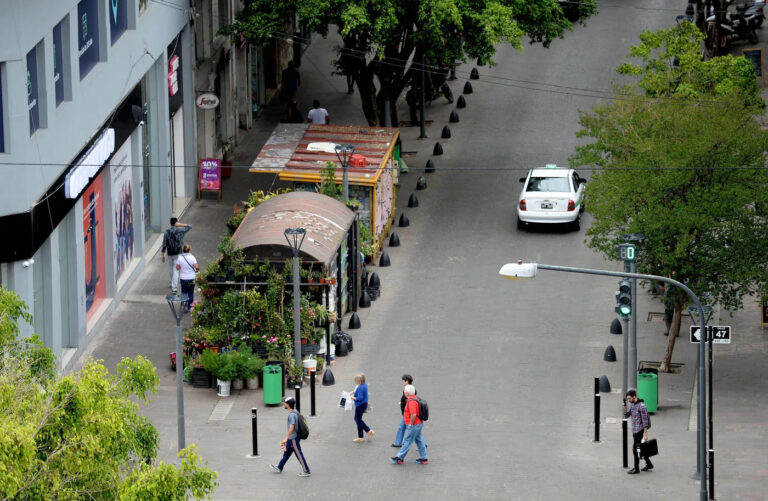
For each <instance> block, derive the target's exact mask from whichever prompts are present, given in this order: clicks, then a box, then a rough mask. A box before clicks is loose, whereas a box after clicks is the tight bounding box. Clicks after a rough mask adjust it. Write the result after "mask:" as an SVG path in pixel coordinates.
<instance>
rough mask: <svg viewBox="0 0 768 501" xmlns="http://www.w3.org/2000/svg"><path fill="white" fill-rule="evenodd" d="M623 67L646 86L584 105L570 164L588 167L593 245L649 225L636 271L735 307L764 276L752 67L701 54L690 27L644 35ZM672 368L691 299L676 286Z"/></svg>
mask: <svg viewBox="0 0 768 501" xmlns="http://www.w3.org/2000/svg"><path fill="white" fill-rule="evenodd" d="M640 40H641V44H640V45H638V46H635V47H632V49H631V52H630V55H631V56H634V57H640V58H642V59H643V64H642V65H629V64H625V65H622V66H621V67H620V68H619V71H620V72H621V73H624V74H633V75H638V76H640V78H639V81H638V86H639V89H634V88H632V87H629V86H627V87H623V88H617V89H616V92H615V96H616V99H615V100H614V101H612V102H610V103H607V104H602V105H600V106H597V107H596V108H595V109H593V110H592V111H591V112H587V113H582V114H581V117H580V124H581V126H582V127H583V128H582V130H581V131H580V132H579V133H578V136H579V137H583V138H592V139H593V140H594V141H593V142H591V143H588V144H584V145H581V146H578V147H577V148H576V152H575V153H574V155H573V156H572V157H571V159H570V162H571V165H574V166H576V165H589V166H592V167H593V175H592V177H591V179H590V182H589V185H588V187H587V189H586V200H587V203H586V210H587V211H588V212H589V213H591V214H592V215H593V216H594V222H593V224H592V226H591V227H590V228H589V229H588V230H587V232H586V235H587V238H588V239H587V244H588V245H589V246H590V247H592V248H594V249H596V250H598V251H600V252H602V253H603V255H604V256H605V257H606V258H608V259H615V258H616V257H615V256H616V246H617V244H618V243H620V242H621V241H622V240H621V235H622V234H625V233H644V234H645V241H644V242H643V244H642V245H641V246H639V247H638V254H637V255H638V258H637V263H638V270H639V271H640V272H642V273H651V274H656V275H662V276H667V277H672V278H674V279H676V280H678V281H681V282H683V283H686V284H687V285H688V286H689V287H690V288H691V289H692V290H693V291H694V292H695V293H696V294H697V295H698V296H699V298H700V299H702V300H703V301H704V302H707V303H714V302H716V303H719V304H721V305H722V306H723V307H724V308H726V309H729V310H734V309H738V308H740V307H741V306H742V299H743V297H744V296H745V295H747V294H753V293H755V292H757V291H758V290H760V289H762V288H764V287H765V283H766V278H767V277H768V256H767V255H766V253H765V248H766V247H767V246H768V232H766V231H765V223H766V216H768V171H766V168H765V151H766V148H767V147H768V134H766V131H764V130H762V128H761V126H760V123H759V121H758V117H759V116H760V115H761V114H762V110H761V107H760V105H761V103H762V100H761V99H760V97H759V93H758V92H759V88H758V87H757V85H756V84H755V75H754V71H753V70H752V67H751V65H750V64H749V63H748V62H747V61H745V60H744V59H743V58H733V57H730V56H726V57H722V58H714V59H711V60H708V61H702V60H701V55H700V42H701V35H700V33H699V32H698V30H696V29H695V27H693V26H692V25H690V24H688V23H685V24H683V25H679V26H676V27H675V28H673V29H671V30H661V31H657V32H644V33H643V34H642V35H641V37H640ZM670 300H671V301H673V303H674V306H675V316H674V324H673V327H672V329H671V330H670V336H669V342H668V346H667V352H666V354H665V357H664V360H663V365H662V370H668V367H669V363H670V361H671V357H672V351H673V349H674V343H675V335H676V333H677V332H678V331H679V327H680V313H681V311H682V308H683V307H684V306H685V305H686V304H687V303H688V298H687V296H686V295H685V294H684V293H683V292H682V291H679V290H678V291H675V292H674V294H673V295H672V297H671V299H670Z"/></svg>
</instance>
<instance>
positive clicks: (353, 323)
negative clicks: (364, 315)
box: [349, 312, 360, 329]
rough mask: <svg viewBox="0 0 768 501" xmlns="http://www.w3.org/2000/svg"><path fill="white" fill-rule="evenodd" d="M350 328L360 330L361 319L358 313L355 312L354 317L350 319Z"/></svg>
mask: <svg viewBox="0 0 768 501" xmlns="http://www.w3.org/2000/svg"><path fill="white" fill-rule="evenodd" d="M349 328H350V329H359V328H360V317H359V316H358V314H357V312H353V313H352V316H351V317H349Z"/></svg>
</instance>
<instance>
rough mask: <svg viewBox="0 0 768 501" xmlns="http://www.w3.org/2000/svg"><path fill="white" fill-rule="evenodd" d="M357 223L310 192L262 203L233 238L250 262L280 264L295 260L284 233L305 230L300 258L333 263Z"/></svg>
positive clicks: (349, 214) (341, 207) (328, 199)
mask: <svg viewBox="0 0 768 501" xmlns="http://www.w3.org/2000/svg"><path fill="white" fill-rule="evenodd" d="M354 220H355V213H354V212H353V211H352V210H350V209H349V208H348V207H347V206H346V205H344V204H343V203H342V202H339V201H338V200H335V199H333V198H331V197H328V196H325V195H321V194H319V193H312V192H307V191H294V192H290V193H284V194H282V195H277V196H274V197H272V198H270V199H269V200H267V201H266V202H263V203H261V204H259V205H258V206H257V207H256V208H254V209H253V210H251V211H250V212H249V213H248V214H247V215H246V216H245V219H243V221H242V223H240V226H239V227H238V228H237V231H236V232H235V234H234V235H233V237H232V238H233V239H234V241H235V244H236V245H238V246H240V247H242V248H243V250H244V251H245V256H246V258H247V259H256V258H258V259H264V258H268V259H270V260H272V261H279V260H283V259H286V258H289V257H293V254H292V253H291V248H290V247H289V246H288V242H287V241H286V240H285V236H284V234H283V232H284V231H285V229H286V228H306V230H307V235H306V237H305V238H304V243H303V244H302V246H301V251H300V253H299V256H300V257H301V258H302V259H303V260H304V261H315V262H320V263H323V264H326V265H330V264H331V260H332V259H333V258H334V256H335V254H336V252H337V251H338V249H339V247H340V246H341V243H342V242H343V241H344V239H345V238H346V236H347V232H348V231H349V228H350V227H351V226H352V223H353V222H354Z"/></svg>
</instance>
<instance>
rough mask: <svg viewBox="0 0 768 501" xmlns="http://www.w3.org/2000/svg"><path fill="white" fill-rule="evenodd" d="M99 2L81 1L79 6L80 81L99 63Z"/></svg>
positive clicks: (96, 0)
mask: <svg viewBox="0 0 768 501" xmlns="http://www.w3.org/2000/svg"><path fill="white" fill-rule="evenodd" d="M100 41H101V39H100V38H99V4H98V0H81V1H80V2H79V3H78V4H77V54H78V62H79V65H80V80H82V79H83V78H85V77H86V75H88V73H89V72H90V71H91V70H92V69H93V67H94V66H96V63H98V62H99V50H100V49H99V44H100Z"/></svg>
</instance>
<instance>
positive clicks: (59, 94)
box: [53, 21, 64, 106]
mask: <svg viewBox="0 0 768 501" xmlns="http://www.w3.org/2000/svg"><path fill="white" fill-rule="evenodd" d="M62 23H63V21H62V22H61V23H59V24H57V25H56V26H54V27H53V86H54V88H55V89H56V106H58V105H60V104H61V103H62V102H63V101H64V78H63V76H62V74H61V72H62V71H63V65H64V59H63V57H62V53H63V52H64V46H63V45H62V44H61V25H62Z"/></svg>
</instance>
